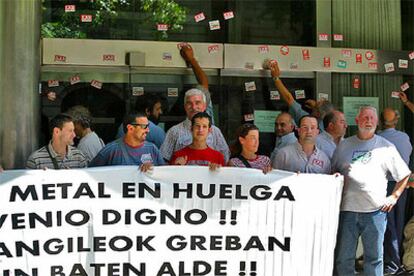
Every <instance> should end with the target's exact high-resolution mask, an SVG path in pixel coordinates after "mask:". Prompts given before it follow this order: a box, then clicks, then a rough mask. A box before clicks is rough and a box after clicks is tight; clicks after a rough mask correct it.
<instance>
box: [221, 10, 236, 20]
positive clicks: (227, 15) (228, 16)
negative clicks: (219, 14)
mask: <svg viewBox="0 0 414 276" xmlns="http://www.w3.org/2000/svg"><path fill="white" fill-rule="evenodd" d="M223 17H224V20H229V19H232V18H234V13H233V12H232V11H228V12H224V13H223Z"/></svg>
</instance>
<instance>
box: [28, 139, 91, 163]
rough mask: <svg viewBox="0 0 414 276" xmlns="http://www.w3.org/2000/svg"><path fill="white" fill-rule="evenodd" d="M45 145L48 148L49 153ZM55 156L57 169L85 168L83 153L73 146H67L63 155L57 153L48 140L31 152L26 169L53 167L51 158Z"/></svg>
mask: <svg viewBox="0 0 414 276" xmlns="http://www.w3.org/2000/svg"><path fill="white" fill-rule="evenodd" d="M46 147H48V148H49V151H50V155H49V153H48V152H47V149H46ZM51 157H52V158H55V160H56V163H57V165H58V168H59V169H76V168H86V166H87V161H86V157H85V155H84V154H83V153H82V152H81V151H80V150H78V149H77V148H75V147H72V146H68V151H67V152H66V155H65V156H60V155H58V154H57V153H56V152H55V151H54V150H53V147H52V142H51V141H50V142H49V144H48V145H47V146H44V147H43V148H41V149H39V150H37V151H35V152H33V153H32V154H31V155H30V156H29V159H27V162H26V168H27V169H44V168H48V169H54V168H55V167H54V165H53V161H52V158H51Z"/></svg>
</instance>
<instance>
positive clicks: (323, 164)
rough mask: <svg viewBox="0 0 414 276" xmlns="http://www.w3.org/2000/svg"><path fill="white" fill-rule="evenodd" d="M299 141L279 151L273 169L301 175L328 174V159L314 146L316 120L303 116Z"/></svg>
mask: <svg viewBox="0 0 414 276" xmlns="http://www.w3.org/2000/svg"><path fill="white" fill-rule="evenodd" d="M298 134H299V139H298V141H297V142H296V143H294V144H290V145H287V146H286V147H283V148H282V149H280V150H279V152H278V153H277V155H276V157H275V159H274V161H273V164H272V165H273V168H275V169H280V170H286V171H291V172H301V173H325V174H326V173H330V171H331V162H330V161H329V157H328V156H327V155H326V154H325V153H324V152H323V151H321V150H320V149H319V148H318V147H317V146H316V136H318V134H319V129H318V120H317V119H316V117H314V116H311V115H305V116H303V117H302V118H301V119H300V120H299V128H298Z"/></svg>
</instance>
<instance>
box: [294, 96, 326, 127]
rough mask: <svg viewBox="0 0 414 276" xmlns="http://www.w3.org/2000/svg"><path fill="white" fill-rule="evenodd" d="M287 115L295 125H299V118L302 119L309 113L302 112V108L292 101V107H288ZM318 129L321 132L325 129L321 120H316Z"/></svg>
mask: <svg viewBox="0 0 414 276" xmlns="http://www.w3.org/2000/svg"><path fill="white" fill-rule="evenodd" d="M289 113H290V115H292V117H293V119H294V120H295V123H296V125H298V124H299V120H300V118H302V117H303V116H305V115H309V113H308V112H306V111H305V110H303V108H302V106H300V104H299V103H298V102H297V101H293V103H292V105H291V106H290V107H289ZM318 127H319V129H320V130H321V131H322V130H324V129H325V128H324V127H323V121H322V120H318Z"/></svg>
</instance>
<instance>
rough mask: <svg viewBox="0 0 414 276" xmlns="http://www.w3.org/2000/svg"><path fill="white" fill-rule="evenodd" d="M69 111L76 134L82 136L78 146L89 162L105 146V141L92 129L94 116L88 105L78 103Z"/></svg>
mask: <svg viewBox="0 0 414 276" xmlns="http://www.w3.org/2000/svg"><path fill="white" fill-rule="evenodd" d="M67 113H68V114H69V115H71V116H72V118H73V123H74V125H75V133H76V136H77V137H79V138H80V140H79V143H78V146H77V148H78V149H79V150H80V151H82V152H83V154H84V155H85V157H86V160H87V161H88V163H89V162H90V161H91V160H92V159H93V158H94V157H95V156H96V155H97V154H98V152H99V151H100V150H101V149H102V148H103V147H104V146H105V143H104V142H103V141H102V139H101V138H99V136H98V135H97V134H96V133H95V132H94V131H92V129H91V125H92V116H91V113H90V112H89V110H88V109H87V108H86V107H84V106H81V105H76V106H73V107H71V108H70V109H69V110H68V111H67Z"/></svg>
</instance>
